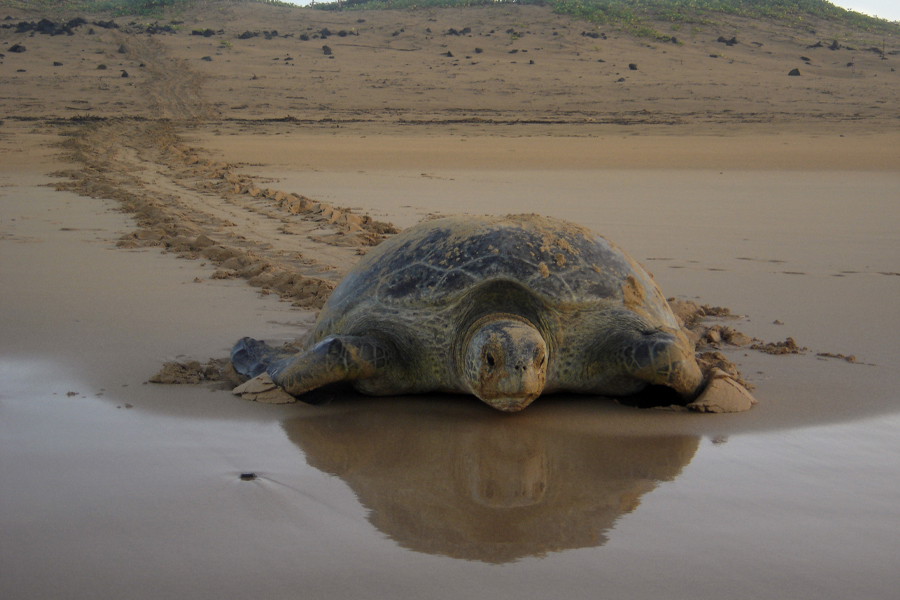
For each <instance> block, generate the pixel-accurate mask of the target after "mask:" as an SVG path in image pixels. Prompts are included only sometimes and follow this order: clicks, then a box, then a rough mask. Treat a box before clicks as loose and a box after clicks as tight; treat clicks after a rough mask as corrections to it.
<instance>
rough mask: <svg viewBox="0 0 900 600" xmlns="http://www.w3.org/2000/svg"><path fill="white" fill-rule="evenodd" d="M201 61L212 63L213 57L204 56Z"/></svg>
mask: <svg viewBox="0 0 900 600" xmlns="http://www.w3.org/2000/svg"><path fill="white" fill-rule="evenodd" d="M200 60H205V61H206V62H212V56H202V57H200Z"/></svg>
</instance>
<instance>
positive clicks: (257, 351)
mask: <svg viewBox="0 0 900 600" xmlns="http://www.w3.org/2000/svg"><path fill="white" fill-rule="evenodd" d="M294 354H295V353H294V352H290V351H286V350H278V349H276V348H272V347H271V346H269V345H268V344H266V343H265V342H261V341H259V340H254V339H253V338H249V337H245V338H242V339H240V340H239V341H238V343H237V344H235V345H234V348H232V349H231V366H232V367H233V368H234V371H235V372H236V373H237V374H238V375H240V376H242V377H244V378H246V379H252V378H254V377H256V376H257V375H262V374H263V373H265V371H266V369H268V368H269V365H272V364H273V363H276V362H279V361H282V360H284V359H286V358H290V357H292V356H294Z"/></svg>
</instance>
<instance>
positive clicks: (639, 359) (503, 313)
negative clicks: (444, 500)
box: [231, 215, 703, 411]
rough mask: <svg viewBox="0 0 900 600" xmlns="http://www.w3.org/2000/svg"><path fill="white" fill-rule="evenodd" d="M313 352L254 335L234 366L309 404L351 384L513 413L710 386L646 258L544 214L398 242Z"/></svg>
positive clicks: (342, 289)
mask: <svg viewBox="0 0 900 600" xmlns="http://www.w3.org/2000/svg"><path fill="white" fill-rule="evenodd" d="M304 348H305V349H304V350H303V351H301V352H298V353H286V352H284V351H279V350H276V349H273V348H271V347H269V346H267V345H266V344H264V343H263V342H258V341H256V340H253V339H251V338H244V339H242V340H240V341H239V342H238V343H237V344H236V345H235V346H234V349H233V350H232V353H231V361H232V364H233V365H234V368H235V370H236V371H237V372H238V373H239V374H241V375H243V376H245V377H255V376H257V375H260V374H262V373H263V372H268V374H269V376H270V377H271V378H272V380H273V381H274V382H275V384H276V385H278V386H280V387H281V388H283V389H284V390H285V391H287V392H288V393H289V394H291V395H293V396H298V397H299V398H300V399H301V400H302V399H303V395H304V394H306V393H307V392H309V391H311V390H313V389H316V388H319V387H321V386H324V385H327V384H330V383H335V382H340V381H349V382H352V385H353V387H355V388H356V389H357V390H358V391H360V392H362V393H365V394H371V395H394V394H410V393H421V392H432V391H445V392H461V393H466V394H474V395H476V396H477V397H478V398H480V399H481V400H483V401H484V402H486V403H487V404H489V405H491V406H493V407H494V408H497V409H500V410H503V411H517V410H521V409H523V408H525V407H526V406H528V405H529V404H530V403H531V402H532V401H533V400H534V399H535V398H537V397H538V396H539V395H541V394H546V393H553V392H575V393H583V394H597V395H611V396H625V395H630V394H633V393H636V392H639V391H641V390H642V389H643V388H645V387H646V386H647V385H650V384H652V385H661V386H668V387H670V388H672V389H674V390H675V391H676V392H677V393H678V394H679V395H680V396H681V397H682V398H683V399H684V401H689V400H691V399H692V398H693V397H694V396H695V395H696V393H697V392H698V390H699V388H700V387H701V383H702V381H703V376H702V374H701V372H700V368H699V367H698V365H697V362H696V360H695V358H694V346H693V343H692V342H691V341H690V340H689V339H688V338H687V337H686V336H685V334H684V332H683V331H682V330H681V328H680V327H679V324H678V322H677V321H676V319H675V317H674V315H673V314H672V311H671V309H670V308H669V305H668V303H667V302H666V300H665V298H664V297H663V295H662V294H661V293H660V291H659V288H658V287H657V286H656V284H655V283H654V282H653V279H652V278H651V276H650V275H649V274H648V273H647V272H646V271H645V270H644V269H643V268H642V267H641V266H640V265H638V264H637V263H636V262H635V261H634V260H632V259H631V258H629V257H628V255H626V254H625V253H624V252H622V251H621V250H619V249H618V248H617V247H616V246H614V245H613V244H611V243H610V242H608V241H607V240H606V239H604V238H603V237H601V236H600V235H597V234H596V233H593V232H591V231H590V230H588V229H586V228H584V227H581V226H579V225H576V224H574V223H570V222H566V221H562V220H559V219H553V218H548V217H540V216H536V215H510V216H506V217H471V216H465V217H449V218H443V219H436V220H431V221H426V222H424V223H422V224H419V225H417V226H415V227H411V228H409V229H407V230H405V231H404V232H402V233H400V234H398V235H396V236H394V237H393V238H391V239H389V240H387V241H385V242H384V243H382V244H381V245H379V246H378V247H376V248H375V249H373V250H372V251H371V252H369V253H368V254H366V255H365V256H364V257H363V258H362V259H361V260H360V261H359V263H358V264H357V265H356V266H355V267H354V268H353V269H351V270H350V272H349V273H347V275H346V277H345V278H344V279H343V280H342V281H341V282H340V284H338V286H337V287H336V288H335V289H334V292H333V293H332V295H331V297H330V298H329V299H328V301H327V302H326V303H325V306H324V307H323V308H322V311H321V313H320V314H319V318H318V320H317V322H316V324H315V327H314V329H313V331H312V332H311V334H310V336H309V338H308V340H307V342H306V344H305V346H304Z"/></svg>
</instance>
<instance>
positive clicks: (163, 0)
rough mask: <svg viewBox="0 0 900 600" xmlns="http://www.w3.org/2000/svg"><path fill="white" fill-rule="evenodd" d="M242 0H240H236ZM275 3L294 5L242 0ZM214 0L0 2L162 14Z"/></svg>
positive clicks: (49, 8) (2, 2) (265, 1)
mask: <svg viewBox="0 0 900 600" xmlns="http://www.w3.org/2000/svg"><path fill="white" fill-rule="evenodd" d="M239 1H241V0H239ZM242 1H245V2H259V3H262V4H274V5H278V6H290V7H296V5H294V4H290V3H287V2H281V1H280V0H242ZM217 3H218V1H217V0H0V6H5V7H12V8H28V9H32V10H46V11H53V10H66V11H74V12H79V11H80V12H86V13H97V14H100V13H102V14H108V15H110V16H113V17H116V16H123V15H141V16H151V17H157V18H161V17H162V16H163V14H164V13H166V12H171V11H173V10H176V11H177V10H184V9H188V8H193V7H195V6H204V5H211V4H217Z"/></svg>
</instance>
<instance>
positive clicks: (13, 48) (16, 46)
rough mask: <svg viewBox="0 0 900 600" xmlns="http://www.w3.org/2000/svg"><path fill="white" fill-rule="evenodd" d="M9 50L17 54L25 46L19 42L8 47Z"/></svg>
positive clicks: (23, 49) (23, 50)
mask: <svg viewBox="0 0 900 600" xmlns="http://www.w3.org/2000/svg"><path fill="white" fill-rule="evenodd" d="M9 51H10V52H15V53H17V54H18V53H21V52H25V46H23V45H21V44H13V45H12V46H10V47H9Z"/></svg>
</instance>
